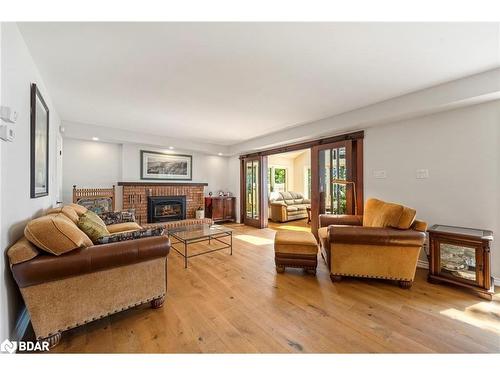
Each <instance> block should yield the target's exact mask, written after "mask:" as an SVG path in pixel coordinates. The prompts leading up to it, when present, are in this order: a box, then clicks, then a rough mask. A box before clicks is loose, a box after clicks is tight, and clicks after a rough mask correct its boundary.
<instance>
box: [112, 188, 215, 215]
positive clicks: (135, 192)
mask: <svg viewBox="0 0 500 375" xmlns="http://www.w3.org/2000/svg"><path fill="white" fill-rule="evenodd" d="M207 185H208V184H206V183H195V182H194V183H193V182H179V183H174V182H165V183H164V182H145V181H144V182H143V181H141V182H118V186H122V187H123V209H124V210H128V209H131V208H133V209H135V219H136V221H137V222H138V223H139V224H146V223H147V222H148V197H150V196H151V197H159V196H172V195H177V196H178V195H185V196H186V218H187V219H193V218H195V216H196V209H197V208H198V207H203V206H204V187H205V186H207Z"/></svg>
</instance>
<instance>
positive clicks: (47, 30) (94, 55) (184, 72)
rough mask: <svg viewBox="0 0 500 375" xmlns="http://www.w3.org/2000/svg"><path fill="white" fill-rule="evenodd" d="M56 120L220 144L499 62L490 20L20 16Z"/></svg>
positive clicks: (496, 31) (496, 29)
mask: <svg viewBox="0 0 500 375" xmlns="http://www.w3.org/2000/svg"><path fill="white" fill-rule="evenodd" d="M19 27H20V30H21V32H22V34H23V36H24V38H25V40H26V43H27V44H28V47H29V49H30V51H31V53H32V55H33V58H34V59H35V61H36V63H37V65H38V68H39V70H40V72H41V74H42V76H43V77H44V80H45V82H46V84H47V86H48V88H49V90H50V94H51V96H52V98H53V100H54V102H55V106H56V109H57V111H58V113H59V115H60V116H61V118H62V119H63V120H64V121H71V122H78V123H84V124H96V125H101V126H108V127H114V128H120V129H127V130H133V131H140V132H143V133H148V134H154V135H162V136H169V137H175V138H183V139H191V140H196V141H203V142H208V143H216V144H222V145H231V144H236V143H239V142H242V141H245V140H248V139H250V138H254V137H257V136H261V135H264V134H267V133H271V132H275V131H278V130H281V129H284V128H286V127H290V126H294V125H298V124H303V123H307V122H310V121H314V120H318V119H321V118H325V117H328V116H332V115H336V114H339V113H343V112H346V111H349V110H352V109H356V108H360V107H363V106H366V105H369V104H373V103H375V102H379V101H382V100H386V99H389V98H392V97H395V96H399V95H402V94H406V93H409V92H412V91H416V90H419V89H422V88H426V87H429V86H433V85H436V84H440V83H443V82H446V81H450V80H453V79H458V78H461V77H464V76H467V75H471V74H474V73H478V72H482V71H485V70H489V69H493V68H496V67H498V66H500V52H499V43H500V42H499V24H496V23H489V24H488V23H482V24H478V23H476V24H473V23H420V24H408V23H407V24H402V23H399V24H398V23H392V24H391V23H20V24H19Z"/></svg>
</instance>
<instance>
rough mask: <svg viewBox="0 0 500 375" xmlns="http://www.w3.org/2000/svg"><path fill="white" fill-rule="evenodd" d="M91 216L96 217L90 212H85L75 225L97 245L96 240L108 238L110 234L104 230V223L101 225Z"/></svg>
mask: <svg viewBox="0 0 500 375" xmlns="http://www.w3.org/2000/svg"><path fill="white" fill-rule="evenodd" d="M93 215H95V216H97V215H96V214H95V213H93V212H92V211H88V212H86V213H85V214H83V215H82V216H80V219H78V224H77V225H78V228H80V229H81V230H82V231H83V232H84V233H85V234H86V235H87V236H88V237H89V238H90V239H91V240H92V242H93V243H97V240H99V238H101V237H106V236H109V234H110V233H109V231H108V229H107V228H106V225H104V223H102V224H101V223H99V222H98V221H96V220H95V217H94V216H93ZM101 222H102V220H101Z"/></svg>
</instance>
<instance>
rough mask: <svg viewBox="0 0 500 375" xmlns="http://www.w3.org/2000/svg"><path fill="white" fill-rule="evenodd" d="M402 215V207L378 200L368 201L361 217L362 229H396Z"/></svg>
mask: <svg viewBox="0 0 500 375" xmlns="http://www.w3.org/2000/svg"><path fill="white" fill-rule="evenodd" d="M402 214H403V206H401V205H400V204H395V203H387V202H384V201H381V200H378V199H374V198H371V199H368V200H367V201H366V205H365V212H364V215H363V226H364V227H375V228H386V227H393V228H397V227H398V224H399V220H400V218H401V215H402Z"/></svg>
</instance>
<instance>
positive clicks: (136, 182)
mask: <svg viewBox="0 0 500 375" xmlns="http://www.w3.org/2000/svg"><path fill="white" fill-rule="evenodd" d="M118 186H208V184H207V183H206V182H182V181H179V182H150V181H131V182H123V181H119V182H118Z"/></svg>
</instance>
